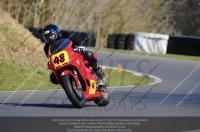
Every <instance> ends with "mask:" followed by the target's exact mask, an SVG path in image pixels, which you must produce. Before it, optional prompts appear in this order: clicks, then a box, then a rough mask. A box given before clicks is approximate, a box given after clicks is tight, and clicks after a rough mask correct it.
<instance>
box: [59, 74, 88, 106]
mask: <svg viewBox="0 0 200 132" xmlns="http://www.w3.org/2000/svg"><path fill="white" fill-rule="evenodd" d="M61 83H62V85H63V89H64V90H65V93H66V94H67V97H68V98H69V100H70V101H71V103H72V104H73V105H74V106H75V107H77V108H83V107H84V105H85V97H84V94H83V90H82V89H78V88H77V86H76V85H75V80H74V78H73V77H72V76H71V75H70V74H67V75H64V76H62V77H61Z"/></svg>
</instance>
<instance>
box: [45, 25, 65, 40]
mask: <svg viewBox="0 0 200 132" xmlns="http://www.w3.org/2000/svg"><path fill="white" fill-rule="evenodd" d="M42 35H43V38H44V40H45V42H46V43H51V42H54V41H55V40H57V39H58V38H59V37H60V35H61V34H60V29H59V28H58V26H57V25H55V24H49V25H47V26H46V27H45V28H44V29H43V32H42Z"/></svg>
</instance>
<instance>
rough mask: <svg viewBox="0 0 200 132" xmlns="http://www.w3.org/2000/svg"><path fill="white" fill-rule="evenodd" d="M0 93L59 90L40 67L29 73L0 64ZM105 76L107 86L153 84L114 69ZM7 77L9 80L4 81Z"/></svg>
mask: <svg viewBox="0 0 200 132" xmlns="http://www.w3.org/2000/svg"><path fill="white" fill-rule="evenodd" d="M0 71H1V74H0V91H19V90H46V89H56V88H61V86H60V85H54V84H51V83H50V80H49V72H45V71H43V70H42V69H41V68H40V67H39V68H37V69H35V70H33V71H31V70H28V69H26V68H23V67H22V68H16V67H12V66H9V65H3V64H0ZM103 71H104V72H105V74H106V77H105V82H106V83H107V85H108V86H126V85H141V84H148V83H151V82H153V80H151V79H150V78H145V77H140V76H135V75H133V74H132V73H129V72H125V71H122V72H121V73H119V72H117V70H114V69H108V68H106V69H103ZM5 76H9V77H10V79H7V80H6V79H5V78H4V77H5Z"/></svg>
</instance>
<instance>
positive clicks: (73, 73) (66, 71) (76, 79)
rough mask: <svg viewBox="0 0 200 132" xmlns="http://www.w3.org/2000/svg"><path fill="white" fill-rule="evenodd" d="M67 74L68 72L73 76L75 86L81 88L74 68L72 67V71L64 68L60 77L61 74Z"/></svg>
mask: <svg viewBox="0 0 200 132" xmlns="http://www.w3.org/2000/svg"><path fill="white" fill-rule="evenodd" d="M67 74H70V75H71V76H72V77H73V78H74V80H75V83H76V86H77V87H78V88H81V83H80V81H79V78H78V76H77V72H76V70H75V69H73V71H71V70H64V71H63V72H62V73H61V75H60V77H62V76H64V75H67Z"/></svg>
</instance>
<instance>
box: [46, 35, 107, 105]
mask: <svg viewBox="0 0 200 132" xmlns="http://www.w3.org/2000/svg"><path fill="white" fill-rule="evenodd" d="M72 43H73V42H72V41H70V40H69V39H61V40H58V41H55V42H54V43H52V44H51V45H50V47H49V54H48V58H49V63H48V69H50V70H52V71H53V72H54V74H55V76H56V78H57V80H58V82H59V84H60V85H61V86H62V88H63V89H64V91H65V93H66V94H67V96H68V98H69V100H70V101H71V103H72V104H73V105H74V106H75V107H77V108H82V107H83V106H84V105H85V102H86V101H94V102H95V103H96V104H97V105H98V106H106V105H107V104H108V103H109V100H110V98H109V95H108V93H107V86H106V84H105V82H104V81H103V80H102V79H100V78H99V77H98V75H96V74H95V73H94V72H93V70H92V68H91V67H90V66H89V65H88V61H86V60H84V58H83V56H82V54H81V53H80V52H77V51H76V48H73V47H72Z"/></svg>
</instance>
